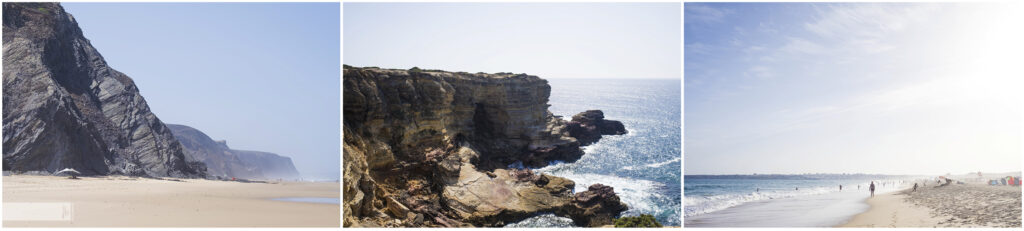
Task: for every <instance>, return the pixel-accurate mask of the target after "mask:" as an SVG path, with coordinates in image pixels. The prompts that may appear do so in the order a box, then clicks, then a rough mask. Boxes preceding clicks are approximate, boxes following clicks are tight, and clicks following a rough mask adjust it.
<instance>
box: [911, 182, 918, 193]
mask: <svg viewBox="0 0 1024 231" xmlns="http://www.w3.org/2000/svg"><path fill="white" fill-rule="evenodd" d="M911 192H917V183H914V190H913V191H911Z"/></svg>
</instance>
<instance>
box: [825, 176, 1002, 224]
mask: <svg viewBox="0 0 1024 231" xmlns="http://www.w3.org/2000/svg"><path fill="white" fill-rule="evenodd" d="M867 203H868V204H869V205H870V206H871V208H870V209H869V210H868V211H867V212H864V213H861V214H858V215H857V216H855V217H854V218H853V219H851V220H850V221H849V222H847V223H846V224H843V225H841V226H840V227H964V228H967V227H1018V228H1019V227H1021V188H1020V187H1016V186H988V185H983V184H951V185H948V186H943V187H934V185H933V186H924V187H920V188H918V190H917V191H916V192H912V191H911V190H903V191H899V192H894V193H887V194H882V195H877V196H875V197H874V198H869V199H868V200H867Z"/></svg>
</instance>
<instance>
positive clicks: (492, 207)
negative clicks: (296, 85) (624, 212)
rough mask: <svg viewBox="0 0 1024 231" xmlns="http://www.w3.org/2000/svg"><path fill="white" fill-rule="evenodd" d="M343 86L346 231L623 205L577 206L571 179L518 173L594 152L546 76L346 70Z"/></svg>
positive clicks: (480, 222)
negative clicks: (551, 101) (558, 107)
mask: <svg viewBox="0 0 1024 231" xmlns="http://www.w3.org/2000/svg"><path fill="white" fill-rule="evenodd" d="M343 81H344V87H343V88H344V91H343V94H344V98H343V99H344V102H343V107H344V109H343V113H344V123H343V129H344V137H343V139H344V142H343V150H344V152H343V155H344V158H343V159H344V174H343V185H342V190H344V199H343V205H342V207H343V209H344V216H343V219H344V226H346V227H350V226H433V227H460V226H502V225H504V224H506V223H508V222H513V221H517V220H521V219H524V218H527V217H529V216H532V215H534V214H536V213H538V212H554V213H557V214H560V215H563V216H570V217H571V216H573V214H600V213H605V212H607V213H608V214H606V216H607V217H615V216H617V215H618V214H619V213H620V212H621V211H618V210H614V209H594V208H592V207H593V206H590V204H589V203H594V202H593V201H603V200H608V201H613V200H614V202H615V203H620V202H618V197H617V196H614V193H612V194H611V195H608V194H607V193H598V194H599V195H602V196H595V197H593V198H595V199H593V200H588V201H578V200H576V199H575V196H574V195H573V192H572V189H573V188H574V186H575V183H573V182H572V181H571V180H569V179H565V178H561V177H555V176H550V175H543V174H541V175H538V174H535V173H533V172H531V171H529V170H528V169H515V168H513V167H510V166H525V167H541V166H545V165H548V164H549V163H551V162H552V161H575V160H577V159H579V158H580V157H581V156H582V155H583V154H584V153H583V151H582V150H581V149H580V146H581V144H580V142H579V141H578V140H577V138H574V137H573V136H571V135H570V131H569V129H568V126H569V123H570V122H566V121H564V120H562V119H561V118H560V117H556V116H554V115H553V114H552V113H551V112H550V111H548V106H549V105H548V96H549V95H550V91H551V87H550V86H549V85H548V84H547V81H546V80H544V79H541V78H538V77H536V76H531V75H526V74H511V73H498V74H484V73H477V74H470V73H465V72H458V73H453V72H445V71H435V70H420V69H418V68H414V69H411V70H408V71H406V70H394V69H380V68H354V67H349V66H345V70H344V77H343ZM598 113H599V112H598ZM601 117H602V119H603V115H602V116H601ZM604 121H607V120H604ZM585 125H586V126H598V127H600V126H601V125H597V124H594V125H592V124H590V123H587V124H585ZM620 125H621V123H620ZM608 126H609V127H612V126H613V125H608ZM624 132H625V130H624V129H622V133H624ZM520 168H521V167H520ZM601 189H602V190H603V188H601ZM609 190H610V188H609ZM609 203H611V202H609ZM598 204H601V203H598ZM620 204H621V203H620ZM602 205H603V204H602ZM588 209H589V210H588ZM587 211H590V213H588V212H587ZM403 213H404V214H403ZM579 220H580V221H581V222H582V223H580V224H585V225H588V226H597V225H606V224H610V220H609V221H607V222H606V223H602V222H604V221H605V220H593V219H582V218H580V219H579Z"/></svg>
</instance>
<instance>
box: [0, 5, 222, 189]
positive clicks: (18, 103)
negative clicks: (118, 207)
mask: <svg viewBox="0 0 1024 231" xmlns="http://www.w3.org/2000/svg"><path fill="white" fill-rule="evenodd" d="M3 7H4V9H3V12H4V15H3V44H4V47H3V52H4V53H3V57H4V58H3V80H4V83H3V87H4V88H3V94H4V95H3V96H4V102H3V139H4V141H3V162H4V170H5V171H14V172H30V171H44V172H54V171H57V170H60V169H63V168H73V169H77V170H79V171H81V172H82V174H84V175H106V174H124V175H133V176H142V175H145V176H154V177H165V176H170V177H202V176H203V175H205V173H204V172H203V169H205V167H204V166H202V165H203V164H202V162H187V161H186V157H185V154H184V150H183V149H182V146H181V144H179V143H178V141H177V140H175V138H174V136H173V135H172V134H171V132H170V130H169V129H168V128H167V126H165V125H164V123H163V122H161V121H160V119H158V118H157V117H156V115H154V114H153V113H152V112H150V110H149V106H148V105H147V104H146V100H145V99H143V97H142V95H141V94H140V93H139V89H138V88H137V87H136V86H135V84H134V83H133V82H132V79H131V78H129V77H128V76H127V75H125V74H123V73H121V72H118V71H117V70H114V69H113V68H111V67H109V66H108V65H107V63H106V61H104V60H103V56H101V55H100V53H99V52H97V51H96V49H95V48H93V46H92V45H91V44H90V43H89V40H88V39H86V38H85V37H84V36H83V35H82V30H81V29H80V28H79V27H78V23H77V22H76V21H75V18H74V17H72V16H71V14H69V13H67V12H65V11H64V8H63V7H61V6H60V4H58V3H6V2H5V3H3Z"/></svg>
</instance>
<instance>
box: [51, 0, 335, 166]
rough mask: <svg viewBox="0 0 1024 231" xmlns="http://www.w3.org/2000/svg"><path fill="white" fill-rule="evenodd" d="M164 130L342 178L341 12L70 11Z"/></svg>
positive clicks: (179, 7) (77, 7)
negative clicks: (183, 130)
mask: <svg viewBox="0 0 1024 231" xmlns="http://www.w3.org/2000/svg"><path fill="white" fill-rule="evenodd" d="M62 5H63V6H64V8H65V9H66V10H67V11H68V12H70V13H71V14H72V15H74V16H75V19H76V20H78V23H79V26H80V27H81V28H82V30H83V32H84V33H85V36H86V38H88V39H89V40H90V41H91V42H92V45H93V46H95V47H96V49H97V50H99V51H100V53H101V54H103V57H104V58H105V59H106V60H107V63H108V64H109V65H110V66H111V67H113V68H115V69H117V70H119V71H121V72H124V73H125V74H127V75H129V76H131V77H132V79H134V80H135V84H136V85H138V87H139V90H140V91H141V93H142V96H143V97H145V98H146V101H147V102H148V103H149V106H150V108H151V109H152V111H153V112H154V113H155V114H156V115H157V116H158V117H159V118H160V119H161V120H162V121H163V122H164V123H173V124H184V125H188V126H192V127H194V128H196V129H199V130H201V131H203V132H204V133H206V134H207V135H209V136H210V137H211V138H213V139H215V140H222V139H223V140H227V143H228V146H229V147H231V148H232V149H241V150H257V151H267V152H273V153H277V154H280V155H284V156H289V157H291V158H292V162H294V164H295V167H296V168H297V169H298V170H299V172H300V173H301V174H302V175H303V177H305V178H307V179H309V178H312V179H338V175H339V168H340V167H339V162H340V153H341V152H340V151H339V150H338V147H339V143H338V142H339V133H340V132H339V124H338V121H339V116H340V115H339V106H340V105H339V92H338V89H339V87H340V85H339V78H340V76H341V73H340V71H339V69H340V67H339V57H338V56H339V49H340V48H339V45H340V43H341V41H340V38H339V35H340V25H339V22H338V19H339V17H340V15H339V13H340V12H339V6H338V3H145V4H138V3H63V4H62Z"/></svg>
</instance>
